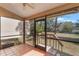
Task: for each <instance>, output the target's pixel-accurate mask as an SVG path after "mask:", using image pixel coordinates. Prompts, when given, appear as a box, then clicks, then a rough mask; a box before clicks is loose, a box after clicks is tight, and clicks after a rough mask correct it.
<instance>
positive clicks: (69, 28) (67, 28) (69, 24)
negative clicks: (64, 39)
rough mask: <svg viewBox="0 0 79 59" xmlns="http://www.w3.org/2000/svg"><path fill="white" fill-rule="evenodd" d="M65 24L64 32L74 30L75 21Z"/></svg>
mask: <svg viewBox="0 0 79 59" xmlns="http://www.w3.org/2000/svg"><path fill="white" fill-rule="evenodd" d="M63 25H64V26H63V29H62V31H63V32H66V33H71V32H72V29H73V26H72V25H73V23H72V22H65V23H64V24H63Z"/></svg>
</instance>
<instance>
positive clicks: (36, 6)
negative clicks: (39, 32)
mask: <svg viewBox="0 0 79 59" xmlns="http://www.w3.org/2000/svg"><path fill="white" fill-rule="evenodd" d="M29 4H31V5H32V6H33V8H30V7H29V6H26V7H25V8H24V7H23V5H22V3H0V7H3V8H5V9H7V10H9V11H10V12H13V13H15V14H17V15H19V16H21V17H23V18H24V17H26V18H27V17H29V16H32V15H35V14H38V13H41V12H44V11H46V10H49V9H53V8H55V7H58V6H61V5H63V4H64V3H29Z"/></svg>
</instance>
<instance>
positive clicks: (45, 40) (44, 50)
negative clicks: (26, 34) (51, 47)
mask: <svg viewBox="0 0 79 59" xmlns="http://www.w3.org/2000/svg"><path fill="white" fill-rule="evenodd" d="M39 21H44V22H45V24H44V25H45V27H44V29H45V47H44V48H43V49H42V48H41V47H38V46H37V45H36V22H39ZM46 27H47V24H46V17H45V18H44V19H39V20H34V40H33V41H34V46H35V48H40V49H42V50H44V51H46V48H47V31H46Z"/></svg>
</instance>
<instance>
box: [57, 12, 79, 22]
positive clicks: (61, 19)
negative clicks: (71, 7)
mask: <svg viewBox="0 0 79 59" xmlns="http://www.w3.org/2000/svg"><path fill="white" fill-rule="evenodd" d="M78 20H79V13H73V14H67V15H63V16H59V17H58V21H59V22H65V21H68V22H70V21H71V22H73V23H76V22H78Z"/></svg>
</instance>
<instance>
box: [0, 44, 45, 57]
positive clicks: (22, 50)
mask: <svg viewBox="0 0 79 59" xmlns="http://www.w3.org/2000/svg"><path fill="white" fill-rule="evenodd" d="M30 51H37V52H38V53H40V54H43V55H44V56H45V55H47V53H46V52H45V51H43V50H40V49H38V48H34V47H33V46H30V45H27V44H20V45H16V46H13V47H10V48H6V49H2V50H0V56H23V55H25V54H26V56H28V53H29V52H30ZM35 53H36V52H35ZM29 56H30V55H29ZM33 56H34V55H33ZM36 56H37V55H36ZM39 56H41V55H39Z"/></svg>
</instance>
